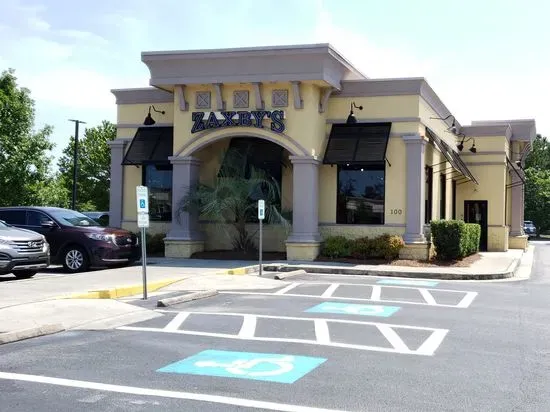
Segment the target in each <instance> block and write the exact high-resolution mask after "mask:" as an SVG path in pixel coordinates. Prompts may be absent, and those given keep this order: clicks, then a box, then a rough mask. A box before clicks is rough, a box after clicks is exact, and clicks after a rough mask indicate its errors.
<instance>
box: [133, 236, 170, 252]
mask: <svg viewBox="0 0 550 412" xmlns="http://www.w3.org/2000/svg"><path fill="white" fill-rule="evenodd" d="M134 234H135V235H136V236H137V237H138V238H139V241H140V242H141V232H135V233H134ZM165 237H166V234H165V233H156V234H154V235H152V234H150V233H149V232H145V242H146V246H145V247H146V249H147V255H148V256H164V238H165Z"/></svg>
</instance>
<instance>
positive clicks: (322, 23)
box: [314, 0, 437, 78]
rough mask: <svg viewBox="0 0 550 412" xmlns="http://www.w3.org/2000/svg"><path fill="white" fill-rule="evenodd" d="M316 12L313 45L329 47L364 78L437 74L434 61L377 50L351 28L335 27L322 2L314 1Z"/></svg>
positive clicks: (319, 0) (402, 52)
mask: <svg viewBox="0 0 550 412" xmlns="http://www.w3.org/2000/svg"><path fill="white" fill-rule="evenodd" d="M315 8H316V9H317V11H318V12H317V23H316V27H315V31H314V41H315V42H318V43H330V44H331V45H332V46H334V48H335V49H336V50H338V51H339V52H340V53H341V54H342V56H343V57H344V58H346V59H348V60H349V61H350V63H351V64H353V65H354V66H355V67H356V68H357V69H359V70H360V71H361V72H362V73H363V74H364V75H366V76H367V77H369V78H387V77H425V76H428V75H429V74H430V73H433V72H434V71H435V70H436V68H437V64H436V62H435V61H430V60H427V59H420V58H418V56H414V55H412V54H410V53H409V52H408V51H407V50H404V49H398V48H391V49H390V48H382V47H378V46H376V45H374V44H373V43H372V42H371V41H370V40H369V39H368V38H367V37H366V36H365V35H363V34H361V33H358V32H356V31H355V30H354V29H353V28H352V27H351V26H350V27H342V26H338V25H337V24H335V23H334V21H333V18H332V16H331V14H330V13H329V12H328V11H327V10H326V9H325V8H324V7H323V1H322V0H318V1H317V6H316V7H315Z"/></svg>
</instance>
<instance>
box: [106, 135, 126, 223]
mask: <svg viewBox="0 0 550 412" xmlns="http://www.w3.org/2000/svg"><path fill="white" fill-rule="evenodd" d="M107 144H108V145H109V146H110V147H111V183H110V188H109V226H112V227H121V226H122V201H123V188H124V166H122V160H123V159H124V153H125V150H126V145H127V144H128V139H115V140H111V141H109V142H107Z"/></svg>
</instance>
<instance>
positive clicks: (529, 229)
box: [523, 220, 537, 236]
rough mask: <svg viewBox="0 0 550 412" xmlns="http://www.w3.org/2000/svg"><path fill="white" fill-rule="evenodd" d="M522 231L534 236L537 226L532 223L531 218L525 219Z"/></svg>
mask: <svg viewBox="0 0 550 412" xmlns="http://www.w3.org/2000/svg"><path fill="white" fill-rule="evenodd" d="M523 231H524V232H525V234H526V235H529V236H536V235H537V228H536V227H535V225H534V224H533V221H532V220H525V221H524V222H523Z"/></svg>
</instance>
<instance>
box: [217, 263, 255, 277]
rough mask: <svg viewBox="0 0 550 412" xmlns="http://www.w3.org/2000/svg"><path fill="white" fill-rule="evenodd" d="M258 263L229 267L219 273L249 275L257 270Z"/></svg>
mask: <svg viewBox="0 0 550 412" xmlns="http://www.w3.org/2000/svg"><path fill="white" fill-rule="evenodd" d="M257 266H258V265H252V266H243V267H240V268H235V269H227V270H225V271H223V272H218V273H217V274H218V275H248V274H249V273H254V272H257V271H258V269H257Z"/></svg>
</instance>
